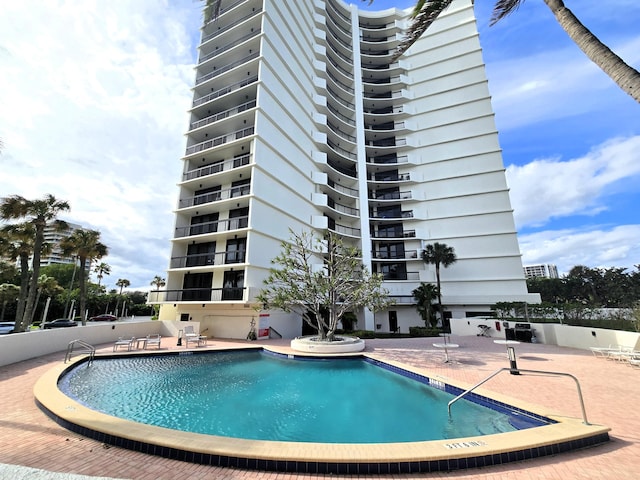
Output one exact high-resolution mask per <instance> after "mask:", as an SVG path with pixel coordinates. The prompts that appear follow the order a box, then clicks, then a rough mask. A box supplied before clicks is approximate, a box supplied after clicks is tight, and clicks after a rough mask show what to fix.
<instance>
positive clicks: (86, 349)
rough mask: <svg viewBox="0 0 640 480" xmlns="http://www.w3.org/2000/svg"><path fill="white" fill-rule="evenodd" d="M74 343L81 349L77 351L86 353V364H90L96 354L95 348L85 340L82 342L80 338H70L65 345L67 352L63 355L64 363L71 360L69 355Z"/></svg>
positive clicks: (71, 352)
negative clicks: (87, 358) (87, 360)
mask: <svg viewBox="0 0 640 480" xmlns="http://www.w3.org/2000/svg"><path fill="white" fill-rule="evenodd" d="M76 345H80V346H81V347H82V350H80V351H79V353H86V354H88V355H89V363H88V364H89V365H91V362H93V359H94V357H95V354H96V349H95V347H94V346H93V345H89V344H88V343H87V342H84V341H82V340H80V339H76V340H72V341H70V342H69V345H67V353H66V354H65V356H64V363H67V361H69V360H71V355H72V354H73V351H74V347H75V346H76Z"/></svg>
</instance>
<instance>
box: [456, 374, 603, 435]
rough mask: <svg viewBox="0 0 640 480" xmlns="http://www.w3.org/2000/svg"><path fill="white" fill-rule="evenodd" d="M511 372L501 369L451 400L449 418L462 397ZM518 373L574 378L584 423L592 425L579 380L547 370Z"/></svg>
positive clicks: (573, 377) (569, 375)
mask: <svg viewBox="0 0 640 480" xmlns="http://www.w3.org/2000/svg"><path fill="white" fill-rule="evenodd" d="M507 371H508V372H510V373H513V371H514V370H513V368H507V367H505V368H501V369H499V370H497V371H495V372H493V373H492V374H491V375H489V376H488V377H487V378H485V379H484V380H482V381H480V382H479V383H476V384H475V385H474V386H473V387H471V388H469V389H467V390H465V391H464V392H462V393H461V394H460V395H458V396H457V397H456V398H454V399H453V400H451V401H450V402H449V403H448V404H447V409H448V411H449V416H451V406H452V405H453V404H454V403H456V402H457V401H458V400H460V399H461V398H462V397H464V396H466V395H467V394H469V393H471V392H472V391H473V390H475V389H476V388H478V387H479V386H481V385H482V384H484V383H486V382H488V381H489V380H491V379H492V378H493V377H495V376H496V375H498V374H499V373H502V372H507ZM517 371H518V372H520V373H522V372H524V373H533V374H539V375H556V376H559V377H570V378H572V379H573V380H574V381H575V382H576V387H577V388H578V398H579V400H580V408H581V409H582V422H583V423H584V424H585V425H591V424H590V423H589V421H588V420H587V411H586V410H585V408H584V398H583V396H582V389H581V388H580V382H579V381H578V379H577V378H576V377H575V376H573V375H571V374H570V373H564V372H549V371H545V370H525V369H520V368H519V369H518V370H517Z"/></svg>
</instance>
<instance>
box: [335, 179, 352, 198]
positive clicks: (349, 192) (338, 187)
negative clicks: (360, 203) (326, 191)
mask: <svg viewBox="0 0 640 480" xmlns="http://www.w3.org/2000/svg"><path fill="white" fill-rule="evenodd" d="M328 185H329V186H330V187H331V188H333V189H334V190H335V191H337V192H340V193H344V194H345V195H350V196H352V197H357V196H358V190H356V189H355V188H349V187H345V186H344V185H340V184H338V183H335V182H334V181H333V180H329V181H328Z"/></svg>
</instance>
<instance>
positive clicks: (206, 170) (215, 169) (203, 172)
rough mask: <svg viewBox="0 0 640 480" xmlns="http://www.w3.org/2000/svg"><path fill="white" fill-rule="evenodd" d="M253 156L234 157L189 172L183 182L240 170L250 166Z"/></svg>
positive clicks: (248, 154)
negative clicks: (236, 169) (235, 169)
mask: <svg viewBox="0 0 640 480" xmlns="http://www.w3.org/2000/svg"><path fill="white" fill-rule="evenodd" d="M250 159H251V154H250V153H247V154H246V155H242V156H241V157H234V158H229V159H227V160H224V161H222V162H217V163H214V164H213V165H207V166H205V167H200V168H196V169H195V170H189V171H188V172H186V173H184V174H183V175H182V179H183V180H193V179H194V178H200V177H204V176H207V175H212V174H214V173H220V172H224V171H227V170H233V169H234V168H240V167H243V166H245V165H249V162H250Z"/></svg>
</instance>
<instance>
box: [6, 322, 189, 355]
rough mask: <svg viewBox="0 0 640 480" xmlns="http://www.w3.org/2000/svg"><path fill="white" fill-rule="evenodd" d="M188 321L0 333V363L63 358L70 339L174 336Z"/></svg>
mask: <svg viewBox="0 0 640 480" xmlns="http://www.w3.org/2000/svg"><path fill="white" fill-rule="evenodd" d="M189 323H191V324H194V322H162V321H151V320H149V321H141V322H114V323H101V324H90V325H87V326H84V327H83V326H78V327H72V328H57V329H51V330H34V331H31V332H23V333H12V334H10V335H0V366H3V365H8V364H10V363H15V362H21V361H23V360H28V359H30V358H36V357H40V356H42V355H47V354H49V353H55V352H60V360H63V359H64V354H65V353H66V350H67V346H68V345H69V342H72V341H73V340H82V341H83V342H86V343H88V344H90V345H101V344H105V343H110V342H114V341H116V340H117V339H118V337H124V338H127V337H146V336H147V335H152V334H160V335H162V336H167V337H170V336H177V335H178V329H179V328H184V325H185V324H189ZM195 325H196V327H195V330H196V331H198V324H197V323H195ZM178 327H179V328H178Z"/></svg>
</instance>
